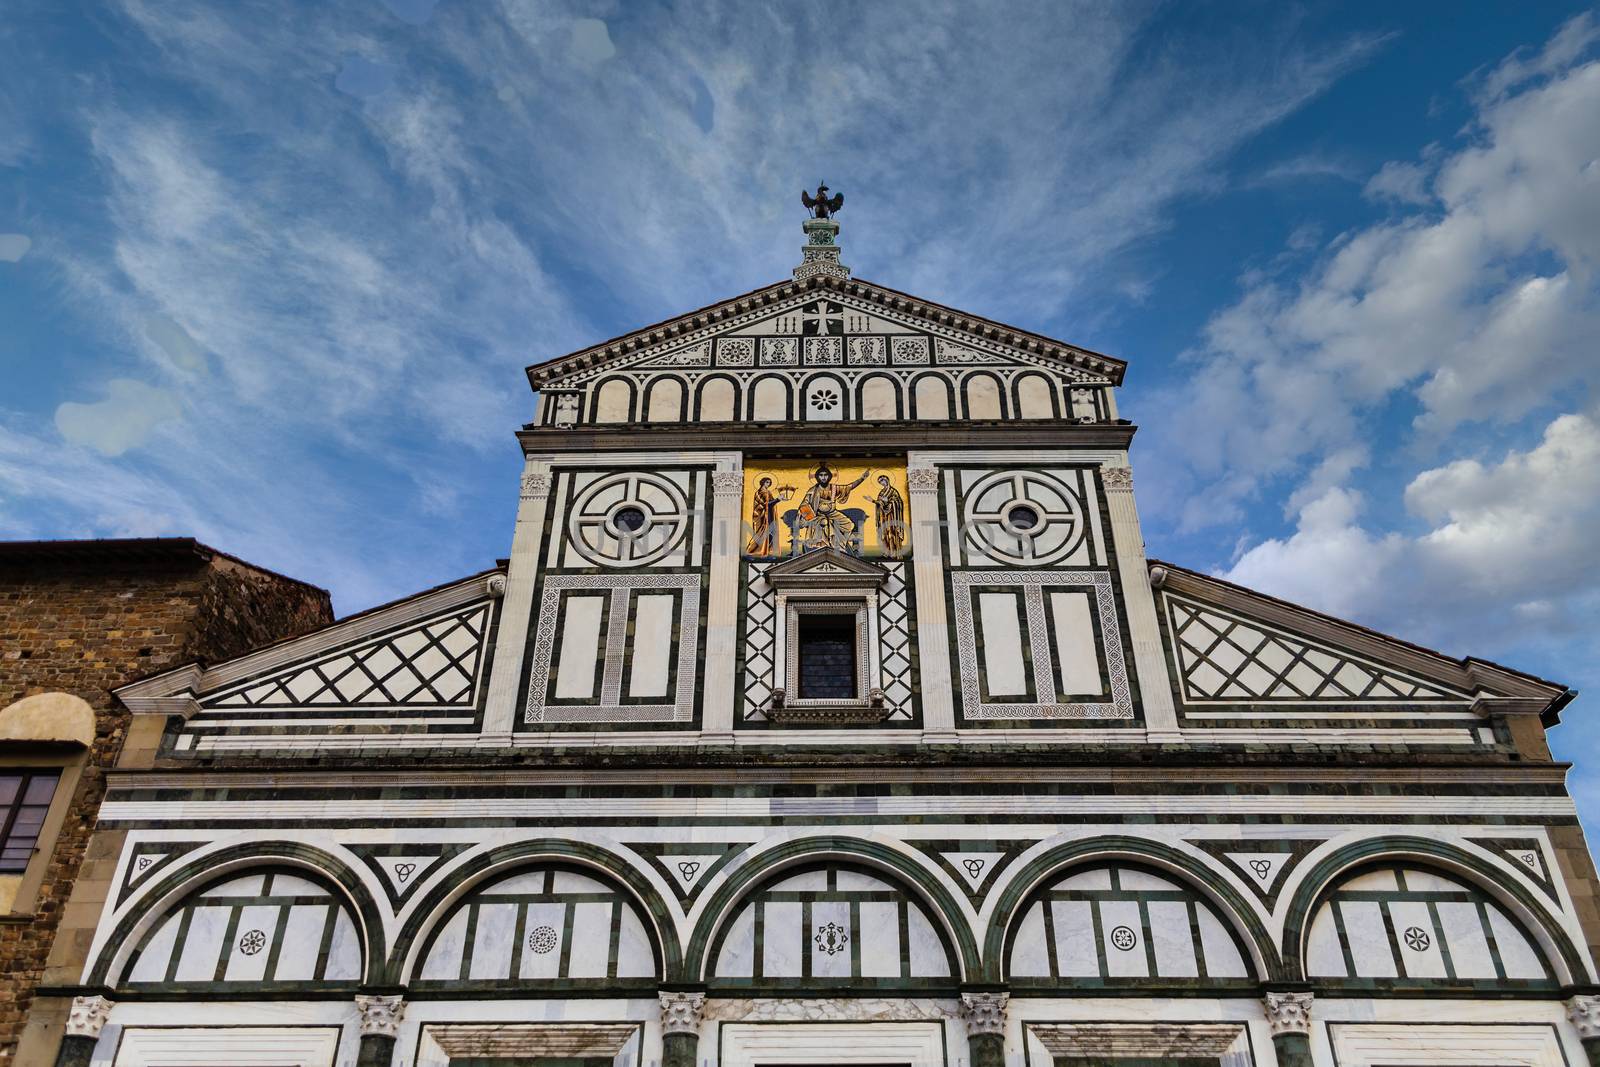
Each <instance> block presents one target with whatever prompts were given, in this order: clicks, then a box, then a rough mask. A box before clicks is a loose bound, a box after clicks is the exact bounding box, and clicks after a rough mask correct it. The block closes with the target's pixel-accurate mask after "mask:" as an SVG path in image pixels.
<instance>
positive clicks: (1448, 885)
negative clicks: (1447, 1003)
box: [1305, 863, 1554, 986]
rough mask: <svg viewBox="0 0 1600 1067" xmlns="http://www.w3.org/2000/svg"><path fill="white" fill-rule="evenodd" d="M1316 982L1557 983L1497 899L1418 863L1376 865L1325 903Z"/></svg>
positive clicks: (1312, 959) (1309, 946) (1309, 942)
mask: <svg viewBox="0 0 1600 1067" xmlns="http://www.w3.org/2000/svg"><path fill="white" fill-rule="evenodd" d="M1305 952H1306V957H1305V963H1306V976H1307V977H1308V978H1310V979H1312V980H1317V981H1323V980H1329V979H1333V980H1338V979H1348V980H1352V981H1356V980H1359V981H1361V982H1362V983H1363V984H1370V980H1374V979H1377V980H1384V981H1387V982H1397V983H1407V984H1421V985H1462V984H1467V985H1480V984H1487V985H1495V986H1500V985H1511V986H1526V985H1529V984H1535V985H1544V984H1553V982H1554V978H1553V976H1552V975H1551V973H1550V968H1549V966H1548V965H1547V964H1546V963H1545V959H1544V955H1543V953H1541V952H1540V951H1539V949H1538V947H1537V945H1536V944H1535V943H1534V939H1533V938H1532V937H1530V936H1529V935H1528V932H1527V931H1526V930H1525V929H1524V928H1523V927H1522V924H1521V923H1519V922H1517V920H1516V919H1514V918H1513V917H1512V916H1511V915H1509V914H1508V913H1507V912H1506V910H1505V909H1504V908H1503V907H1501V906H1500V904H1499V903H1497V902H1496V901H1495V900H1494V899H1493V898H1492V897H1491V896H1490V895H1489V894H1488V893H1486V892H1484V891H1483V890H1481V889H1479V888H1477V887H1476V886H1474V885H1471V884H1469V883H1467V882H1465V881H1462V880H1461V879H1459V878H1457V877H1454V876H1450V875H1444V874H1440V873H1437V872H1435V871H1432V870H1428V869H1426V868H1422V867H1417V866H1414V865H1406V864H1396V863H1388V864H1382V865H1379V866H1369V867H1366V868H1364V869H1362V870H1359V871H1357V872H1355V873H1353V874H1351V875H1349V876H1347V877H1345V878H1344V879H1342V880H1341V881H1339V882H1337V883H1336V884H1335V885H1334V887H1333V889H1332V890H1331V891H1329V892H1328V893H1326V894H1325V895H1324V896H1323V898H1322V900H1321V901H1320V902H1319V903H1318V905H1317V907H1316V910H1315V912H1314V914H1313V918H1312V920H1311V928H1310V932H1309V933H1308V934H1307V935H1306V948H1305Z"/></svg>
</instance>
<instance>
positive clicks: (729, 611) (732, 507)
mask: <svg viewBox="0 0 1600 1067" xmlns="http://www.w3.org/2000/svg"><path fill="white" fill-rule="evenodd" d="M728 463H731V464H732V465H733V466H732V468H731V469H725V470H715V471H712V472H711V575H710V582H711V588H710V592H709V593H708V595H707V603H706V655H705V674H704V675H703V677H704V679H705V704H704V705H703V707H704V712H703V718H702V719H701V723H700V729H701V733H700V740H701V741H703V742H713V743H715V742H721V743H728V742H731V741H732V740H733V721H734V715H735V706H736V705H737V703H738V699H739V693H740V692H741V691H742V690H743V688H744V687H743V686H742V685H741V684H740V682H741V681H742V679H739V678H736V677H734V672H735V671H736V670H737V669H738V664H739V655H738V652H739V590H740V582H739V560H740V553H741V552H742V551H743V549H744V542H743V539H742V535H743V533H744V527H743V523H742V522H741V515H740V512H741V508H740V506H739V505H740V502H741V500H742V499H743V497H744V471H743V470H741V469H740V467H739V463H740V455H739V454H738V453H733V454H732V458H731V460H730V459H727V458H723V457H719V462H718V465H719V466H723V465H726V464H728Z"/></svg>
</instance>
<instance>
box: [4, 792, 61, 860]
mask: <svg viewBox="0 0 1600 1067" xmlns="http://www.w3.org/2000/svg"><path fill="white" fill-rule="evenodd" d="M12 776H15V777H16V778H17V779H18V784H17V793H16V796H15V797H14V798H13V799H12V800H11V801H10V803H7V804H5V806H4V809H3V814H0V875H5V874H19V875H26V874H27V873H28V868H29V867H31V866H33V860H34V857H35V856H37V855H38V854H39V842H40V841H41V840H43V839H44V836H45V830H46V828H47V827H48V824H49V822H50V809H51V808H52V807H54V806H55V802H56V794H57V793H58V792H60V791H61V779H62V777H63V771H62V768H60V767H16V768H11V767H0V778H10V777H12ZM47 776H48V777H50V778H53V779H55V782H54V784H52V785H51V786H50V799H49V800H48V801H47V802H45V804H44V805H43V808H44V812H43V813H42V814H41V815H40V816H39V829H38V832H36V833H35V834H34V835H33V843H32V844H31V845H30V846H29V850H28V856H27V858H26V859H24V860H23V861H22V865H21V866H20V867H18V868H17V869H16V870H10V869H8V868H7V867H6V866H5V864H6V862H7V861H6V859H5V853H6V852H7V851H9V850H10V849H11V848H12V845H11V835H12V831H14V830H15V829H16V826H17V819H18V818H19V817H20V816H21V815H22V809H23V808H37V807H40V806H41V805H38V804H29V803H27V802H26V798H27V795H28V787H29V786H30V785H32V784H33V781H34V779H36V778H44V777H47Z"/></svg>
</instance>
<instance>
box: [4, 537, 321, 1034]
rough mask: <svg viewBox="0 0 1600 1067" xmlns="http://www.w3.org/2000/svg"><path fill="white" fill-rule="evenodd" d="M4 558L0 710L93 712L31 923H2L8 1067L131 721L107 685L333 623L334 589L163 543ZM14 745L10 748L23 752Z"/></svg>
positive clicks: (181, 543)
mask: <svg viewBox="0 0 1600 1067" xmlns="http://www.w3.org/2000/svg"><path fill="white" fill-rule="evenodd" d="M141 544H143V545H145V546H147V547H143V548H141V549H140V550H138V551H133V550H130V551H129V552H128V553H127V554H126V555H119V554H118V552H117V551H116V549H115V543H114V542H113V543H110V544H107V543H104V542H101V543H96V544H94V545H93V546H88V547H85V549H84V550H83V551H82V553H81V554H76V553H74V552H73V551H71V550H68V549H65V548H63V549H62V550H61V551H59V552H57V553H50V552H41V553H37V554H30V555H25V556H23V557H22V558H13V559H8V558H6V554H5V552H4V551H3V550H4V548H5V547H6V546H4V545H0V708H4V707H5V706H7V705H9V704H11V703H12V702H14V701H16V700H20V699H21V698H23V697H25V696H31V695H33V694H35V693H45V692H65V693H71V694H73V695H74V696H78V697H81V698H82V699H84V700H86V701H87V702H88V703H89V704H90V706H92V707H93V708H94V709H95V739H94V745H93V748H92V749H91V751H90V753H89V758H88V761H87V764H86V766H85V768H84V772H83V776H82V778H81V780H80V781H79V784H78V788H77V791H76V795H75V797H74V798H73V805H72V809H71V812H70V813H69V814H68V816H67V820H66V822H65V824H64V825H63V826H62V828H61V833H60V835H59V837H58V839H57V841H56V845H55V848H54V849H53V851H52V854H51V856H50V858H49V861H48V866H47V869H46V872H45V877H44V882H43V884H42V886H41V888H40V891H39V896H38V902H37V905H36V907H35V909H34V914H33V916H31V918H25V919H22V920H14V919H13V920H9V921H3V922H0V1063H10V1062H12V1059H13V1056H14V1055H15V1052H16V1048H17V1043H18V1040H19V1038H20V1035H21V1033H22V1029H23V1025H24V1022H25V1019H26V1016H27V1013H28V1008H29V1004H30V1002H31V1000H32V997H33V991H34V989H35V987H36V986H37V985H38V982H39V977H40V973H41V971H42V970H43V968H44V965H45V961H46V959H47V958H48V956H49V953H50V948H51V944H52V943H53V941H54V939H55V933H56V928H57V925H58V924H59V922H60V920H61V915H62V910H63V908H64V906H65V904H66V901H67V898H68V896H69V894H70V893H71V891H72V886H73V882H74V880H75V879H76V878H77V875H78V871H79V868H80V866H81V865H82V863H83V859H84V850H85V847H86V846H87V844H88V842H89V836H90V833H91V832H92V831H93V829H94V823H95V817H96V813H97V811H98V810H99V805H100V797H101V794H102V792H103V783H104V774H105V771H106V770H107V769H108V768H110V767H112V766H113V765H114V764H115V762H116V759H117V755H118V753H119V751H120V750H121V748H122V743H123V739H124V736H125V731H126V729H127V725H128V715H127V712H126V711H125V710H123V709H122V708H121V707H120V705H118V704H117V703H116V701H115V698H113V697H112V695H111V690H112V689H114V688H116V687H118V686H121V685H124V684H126V683H128V682H131V681H134V680H136V679H139V678H143V677H146V676H148V675H151V674H154V673H156V672H158V671H161V670H165V669H166V668H169V667H174V666H178V665H180V664H183V663H188V662H190V661H193V660H205V661H208V662H215V661H217V660H221V659H227V658H229V657H232V656H236V655H239V654H240V653H242V652H245V651H247V650H249V649H251V648H255V647H258V646H260V645H264V644H269V643H271V642H273V641H276V640H279V639H281V638H285V637H292V636H295V635H298V634H302V633H305V632H307V631H310V630H314V629H317V628H318V627H321V626H325V625H327V624H328V623H330V622H332V621H333V609H332V605H331V604H330V602H329V599H328V594H327V593H326V592H325V591H323V590H321V589H317V588H314V587H312V586H308V585H304V584H302V583H300V582H296V581H292V580H290V579H287V578H284V577H282V576H279V575H276V574H272V573H270V572H267V571H262V570H259V569H257V568H254V567H251V566H250V565H248V564H245V563H242V562H240V561H237V560H233V559H231V558H229V557H226V556H222V555H220V554H217V553H213V552H211V551H209V550H207V549H205V548H204V546H199V545H196V544H195V543H194V542H192V541H186V540H175V541H167V542H164V543H162V544H160V545H158V546H155V547H148V546H149V545H150V543H148V542H145V543H141ZM15 745H16V743H8V747H15Z"/></svg>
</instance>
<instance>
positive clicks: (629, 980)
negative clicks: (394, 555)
mask: <svg viewBox="0 0 1600 1067" xmlns="http://www.w3.org/2000/svg"><path fill="white" fill-rule="evenodd" d="M821 195H822V194H819V200H820V199H821ZM833 206H834V208H835V209H837V204H834V205H833ZM819 213H820V214H824V215H826V214H827V213H826V212H823V211H819ZM805 231H806V235H807V239H806V241H807V243H806V245H805V247H804V253H803V255H804V258H803V262H802V264H801V266H800V267H799V268H798V269H797V270H796V271H795V272H794V278H793V279H792V280H787V281H784V282H781V283H778V284H774V285H771V286H767V287H765V288H761V289H757V290H755V291H753V292H750V293H747V294H744V295H742V296H739V297H736V298H734V299H731V300H728V301H725V302H723V303H720V304H717V305H714V306H711V307H707V308H704V309H701V310H698V311H695V312H691V313H689V314H686V315H683V316H681V317H679V318H676V319H673V320H670V321H667V322H663V323H660V324H657V325H654V326H651V327H647V328H645V329H642V330H639V331H637V332H635V333H633V334H630V335H628V336H626V337H621V338H617V339H615V340H612V341H608V342H605V343H603V344H599V345H596V346H594V347H592V348H590V349H586V350H584V351H581V352H578V353H575V354H573V355H570V356H566V357H564V358H561V359H556V360H553V361H550V362H547V363H543V364H539V365H536V366H534V367H532V368H530V370H529V372H528V373H529V378H530V381H531V383H532V384H533V386H534V388H535V389H536V390H537V393H538V398H539V401H538V407H537V414H536V416H535V418H534V420H533V421H532V422H531V423H530V424H529V425H528V426H526V427H525V428H524V429H523V430H522V431H521V433H520V434H519V439H520V441H521V444H522V449H523V452H524V455H525V469H524V472H523V475H522V478H521V484H520V504H519V508H518V512H517V520H516V527H515V532H514V540H513V547H512V552H511V557H510V559H509V560H508V561H506V562H505V563H503V564H502V565H500V566H498V567H496V568H493V569H491V570H488V571H486V572H484V573H481V574H475V575H470V576H467V577H465V578H462V579H461V580H459V581H456V582H454V583H451V584H447V585H444V586H441V587H438V588H435V589H431V590H427V591H425V592H422V593H418V594H416V595H415V596H412V597H409V598H406V599H404V600H401V601H397V602H395V603H393V604H389V605H387V606H384V607H381V608H377V609H374V610H372V611H368V612H365V613H363V614H360V615H356V616H353V617H350V618H347V619H344V620H342V621H340V622H337V623H335V624H333V625H331V626H328V627H326V628H324V629H321V630H319V631H317V632H314V633H312V634H309V635H307V636H303V637H299V638H295V639H293V640H289V641H284V642H280V643H277V644H274V645H270V646H268V647H266V648H262V649H260V650H258V651H255V652H251V653H249V654H246V655H244V656H241V657H239V658H236V659H232V660H229V661H227V662H222V663H215V664H211V665H207V666H204V667H202V666H190V667H185V668H180V669H177V670H170V671H167V672H165V673H162V674H159V675H156V676H154V677H151V678H148V679H146V680H143V681H140V682H138V683H135V684H133V685H130V686H127V687H125V688H123V689H122V690H121V691H120V693H119V696H120V697H121V699H122V700H123V702H124V703H125V704H126V706H127V707H128V708H129V710H130V711H131V712H132V713H133V714H134V716H135V718H136V719H137V720H138V721H140V722H144V723H149V724H154V725H153V726H151V727H150V728H147V729H145V730H144V731H143V733H142V734H141V735H140V736H143V737H146V738H148V739H149V740H148V743H146V744H143V745H140V746H130V747H129V748H128V749H127V750H125V752H124V756H123V759H122V761H121V764H120V766H119V768H118V769H117V770H116V772H115V773H113V774H111V775H110V777H109V779H108V783H107V792H106V796H105V800H104V803H103V805H102V807H101V810H100V816H99V825H98V830H97V833H96V837H95V840H94V843H93V844H92V845H91V854H92V856H93V857H95V858H96V862H95V863H94V864H92V865H90V866H89V867H86V873H85V876H84V877H83V878H82V879H80V881H79V883H78V887H77V891H76V892H75V893H74V896H73V899H72V902H71V904H70V905H69V907H70V908H75V909H79V912H80V913H86V914H97V915H98V920H97V922H96V923H95V924H94V925H93V927H92V936H86V937H84V938H81V939H78V940H77V941H75V942H72V943H66V944H58V945H57V947H56V951H55V954H54V955H53V956H52V960H51V968H50V971H49V974H48V975H47V985H46V987H45V989H44V990H42V993H43V995H44V996H45V998H46V999H48V998H50V997H54V998H56V1000H57V1002H58V1003H59V1002H65V1001H70V1005H71V1008H70V1020H69V1022H68V1024H67V1027H66V1032H65V1035H64V1037H63V1040H62V1044H61V1046H60V1053H59V1057H58V1061H57V1062H59V1063H61V1064H89V1063H93V1064H96V1065H102V1064H103V1065H107V1067H158V1065H159V1067H170V1065H174V1064H195V1065H199V1064H218V1063H227V1064H230V1065H233V1067H283V1065H286V1064H295V1065H303V1067H333V1065H341V1067H342V1065H349V1064H360V1065H362V1067H377V1065H386V1067H387V1065H394V1067H399V1065H406V1067H446V1065H455V1067H469V1065H476V1067H490V1065H493V1067H513V1065H517V1067H522V1065H533V1064H543V1065H552V1067H558V1065H571V1064H582V1065H585V1067H590V1065H601V1064H607V1065H627V1067H641V1065H646V1064H670V1065H673V1067H688V1065H691V1064H703V1065H707V1067H709V1065H719V1067H746V1065H751V1067H754V1065H768V1067H778V1065H799V1064H860V1065H880V1067H881V1065H890V1064H911V1065H917V1067H923V1065H934V1064H938V1065H951V1067H954V1065H967V1064H971V1065H981V1067H996V1065H999V1064H1002V1063H1004V1064H1018V1065H1023V1064H1025V1065H1030V1067H1037V1065H1055V1064H1066V1065H1078V1067H1090V1065H1101V1064H1107V1063H1112V1064H1124V1065H1126V1067H1139V1065H1147V1064H1151V1063H1176V1064H1183V1065H1187V1067H1198V1065H1202V1064H1206V1065H1219V1067H1220V1065H1228V1067H1245V1065H1259V1067H1270V1065H1273V1064H1280V1065H1285V1067H1288V1065H1294V1067H1301V1065H1306V1064H1312V1063H1315V1064H1319V1065H1334V1064H1337V1065H1340V1067H1360V1065H1379V1064H1383V1065H1390V1067H1407V1065H1419V1067H1420V1065H1432V1064H1441V1063H1450V1064H1498V1065H1505V1064H1528V1065H1534V1064H1538V1065H1549V1067H1555V1065H1558V1064H1561V1065H1574V1064H1580V1063H1585V1062H1600V1059H1597V1058H1596V1057H1597V1056H1600V1052H1597V1048H1596V1046H1597V1045H1600V999H1596V994H1597V993H1600V985H1597V975H1596V970H1595V955H1594V950H1595V946H1596V945H1600V910H1597V908H1596V895H1595V894H1596V885H1595V882H1596V879H1595V872H1594V867H1593V865H1592V863H1591V860H1590V858H1589V854H1588V851H1587V848H1586V845H1585V843H1584V840H1583V837H1582V833H1581V831H1580V829H1579V826H1578V821H1577V816H1576V811H1575V808H1574V806H1573V802H1572V800H1571V798H1570V797H1569V795H1568V794H1567V791H1566V788H1565V785H1564V773H1565V770H1566V767H1565V765H1564V764H1561V763H1557V762H1554V761H1553V760H1552V759H1551V757H1550V753H1549V750H1548V748H1547V747H1546V745H1545V733H1544V731H1545V729H1546V728H1547V727H1549V726H1552V725H1554V724H1555V722H1556V721H1557V718H1558V716H1559V713H1560V711H1561V709H1562V707H1563V706H1564V705H1565V704H1566V703H1567V702H1568V700H1569V699H1570V696H1571V694H1570V693H1569V692H1568V691H1567V690H1566V688H1565V687H1563V686H1561V685H1559V684H1555V683H1552V682H1549V681H1546V680H1543V679H1540V678H1536V677H1532V676H1530V675H1527V674H1524V673H1521V672H1518V671H1516V670H1513V669H1510V668H1506V667H1501V666H1497V665H1495V664H1492V663H1488V662H1485V661H1481V660H1475V659H1467V660H1458V659H1454V658H1450V657H1446V656H1443V655H1440V654H1437V653H1434V652H1430V651H1428V650H1425V649H1422V648H1419V647H1416V646H1414V645H1410V644H1406V643H1404V642H1402V641H1399V640H1396V639H1394V638H1391V637H1387V636H1384V635H1381V634H1378V633H1374V632H1372V631H1369V630H1366V629H1363V628H1361V627H1359V626H1356V625H1353V624H1350V623H1346V622H1342V621H1339V620H1337V619H1332V618H1329V617H1327V616H1324V615H1321V614H1318V613H1316V612H1313V611H1309V610H1307V609H1304V608H1301V607H1298V606H1296V605H1293V604H1289V603H1285V602H1283V601H1280V600H1276V599H1273V598H1270V597H1267V596H1263V595H1260V594H1258V593H1254V592H1251V591H1250V590H1247V589H1242V588H1239V587H1236V586H1233V585H1230V584H1228V583H1226V582H1223V581H1219V580H1217V579H1216V578H1213V577H1209V576H1207V575H1206V574H1204V573H1200V572H1197V571H1194V570H1189V569H1185V568H1184V567H1182V566H1179V565H1175V564H1170V563H1165V562H1161V561H1157V560H1152V559H1149V558H1147V556H1146V554H1145V549H1144V544H1143V540H1142V538H1141V535H1140V528H1139V521H1138V516H1137V513H1136V511H1135V507H1134V498H1133V492H1132V474H1131V471H1130V468H1129V465H1128V448H1129V444H1130V441H1131V438H1132V436H1133V432H1134V428H1133V427H1132V426H1131V425H1130V424H1129V423H1128V422H1126V421H1124V420H1122V419H1120V418H1119V416H1118V411H1117V398H1116V391H1117V388H1118V387H1119V385H1120V384H1121V381H1122V377H1123V372H1124V364H1123V363H1122V362H1121V361H1119V360H1117V359H1114V358H1111V357H1108V356H1104V355H1101V354H1098V353H1095V352H1092V351H1088V350H1085V349H1081V348H1078V347H1075V346H1073V345H1070V344H1066V343H1063V342H1060V341H1056V340H1052V339H1050V338H1047V337H1043V336H1040V335H1037V334H1034V333H1030V332H1027V331H1024V330H1020V329H1017V328H1015V327H1010V326H1006V325H1003V324H1000V323H997V322H992V321H989V320H987V319H984V318H982V317H979V316H977V315H974V314H971V313H968V312H962V311H957V310H954V309H951V308H947V307H942V306H940V305H938V304H935V303H932V302H929V301H926V300H921V299H918V298H915V297H912V296H908V295H906V294H904V293H900V292H896V291H894V290H892V289H888V288H884V287H882V286H878V285H875V284H872V283H868V282H865V281H859V280H855V279H852V278H851V277H850V276H849V272H848V270H847V269H846V268H844V267H843V266H842V265H841V264H840V262H839V258H840V257H839V246H838V244H837V242H836V236H837V233H838V226H837V223H836V222H834V220H832V219H831V218H827V217H822V218H813V219H810V220H808V221H807V222H806V224H805ZM130 736H132V735H131V734H130Z"/></svg>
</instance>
